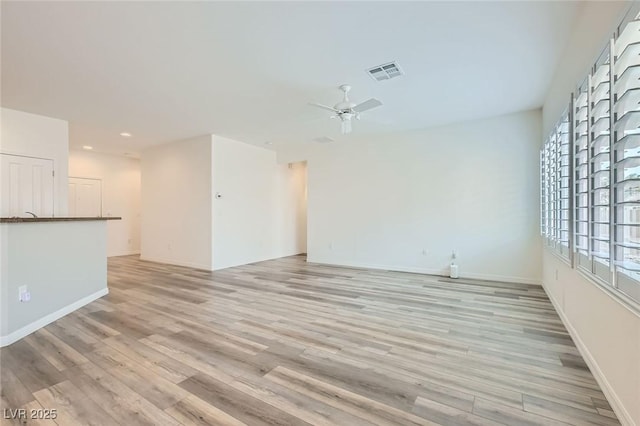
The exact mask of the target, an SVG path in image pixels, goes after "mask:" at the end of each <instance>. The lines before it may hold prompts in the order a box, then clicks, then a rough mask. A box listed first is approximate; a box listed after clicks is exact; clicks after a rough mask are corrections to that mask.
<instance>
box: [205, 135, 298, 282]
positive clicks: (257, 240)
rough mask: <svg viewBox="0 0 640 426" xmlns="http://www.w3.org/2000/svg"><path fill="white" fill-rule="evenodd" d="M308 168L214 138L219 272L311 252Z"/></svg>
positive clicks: (215, 238) (215, 243)
mask: <svg viewBox="0 0 640 426" xmlns="http://www.w3.org/2000/svg"><path fill="white" fill-rule="evenodd" d="M305 169H306V167H305V165H304V164H296V165H292V167H291V168H289V167H288V165H286V164H277V162H276V154H275V152H273V151H271V150H267V149H263V148H260V147H256V146H253V145H248V144H245V143H242V142H238V141H234V140H231V139H227V138H223V137H220V136H214V137H213V188H214V192H215V193H220V194H221V195H222V198H220V199H214V208H213V266H214V269H222V268H228V267H231V266H236V265H243V264H246V263H251V262H257V261H261V260H266V259H272V258H276V257H282V256H289V255H293V254H298V253H302V252H304V251H305V246H304V236H303V235H301V234H304V231H305V225H304V223H303V221H304V213H303V209H304V206H303V205H304V190H305Z"/></svg>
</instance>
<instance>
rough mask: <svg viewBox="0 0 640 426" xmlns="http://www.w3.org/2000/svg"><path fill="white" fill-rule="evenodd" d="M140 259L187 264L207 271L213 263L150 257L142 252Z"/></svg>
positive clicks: (178, 264)
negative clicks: (203, 263) (204, 263)
mask: <svg viewBox="0 0 640 426" xmlns="http://www.w3.org/2000/svg"><path fill="white" fill-rule="evenodd" d="M140 260H144V261H147V262H156V263H165V264H167V265H176V266H186V267H187V268H194V269H204V270H205V271H211V270H212V269H211V265H200V264H198V263H193V262H182V261H179V260H173V259H163V258H160V257H149V256H143V255H142V254H141V255H140Z"/></svg>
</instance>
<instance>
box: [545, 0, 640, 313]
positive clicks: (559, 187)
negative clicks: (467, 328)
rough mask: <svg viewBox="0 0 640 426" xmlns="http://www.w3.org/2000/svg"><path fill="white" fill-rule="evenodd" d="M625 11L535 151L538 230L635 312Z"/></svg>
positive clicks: (635, 57) (634, 174) (637, 112)
mask: <svg viewBox="0 0 640 426" xmlns="http://www.w3.org/2000/svg"><path fill="white" fill-rule="evenodd" d="M633 7H634V9H633V10H634V12H630V13H629V16H628V17H627V18H625V21H624V22H623V24H621V25H620V28H619V29H618V32H617V37H615V38H614V39H613V40H611V41H610V43H609V45H608V46H607V47H606V49H605V50H604V51H603V52H602V54H601V55H600V57H599V58H598V60H597V61H596V63H595V65H594V66H593V68H592V69H591V72H590V73H589V75H588V76H587V78H586V79H585V80H584V81H583V82H582V84H580V85H579V86H578V88H577V89H576V90H575V92H574V94H573V97H572V102H571V108H569V110H568V112H567V113H564V114H563V115H562V117H561V119H560V121H559V122H558V123H557V124H556V125H555V126H554V129H553V131H552V132H551V134H550V135H549V136H548V138H547V139H546V141H545V143H544V146H543V148H542V150H541V151H540V173H541V175H540V177H541V188H540V215H541V216H540V219H541V222H540V231H541V233H542V235H543V236H544V238H545V242H546V245H547V246H548V247H549V248H551V249H553V250H554V251H555V252H556V253H558V254H560V255H561V256H562V257H564V258H566V259H568V260H573V265H574V266H575V267H577V268H579V269H581V270H582V271H583V272H586V273H588V274H590V275H591V276H592V277H593V278H594V280H595V281H596V282H597V283H598V284H600V285H601V286H603V287H605V288H607V289H609V290H610V291H612V292H613V293H614V294H617V295H620V298H621V299H624V300H626V301H627V302H629V303H630V304H631V305H632V306H634V307H636V308H639V307H640V305H638V304H637V303H635V302H640V15H639V14H638V11H639V10H640V3H638V4H636V5H635V6H633ZM632 300H633V301H635V302H631V301H632Z"/></svg>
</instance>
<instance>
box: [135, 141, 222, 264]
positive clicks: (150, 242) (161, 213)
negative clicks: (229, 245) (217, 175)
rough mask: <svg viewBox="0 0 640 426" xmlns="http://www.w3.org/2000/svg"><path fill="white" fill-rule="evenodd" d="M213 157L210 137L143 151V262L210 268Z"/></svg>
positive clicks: (141, 251) (172, 143) (141, 253)
mask: <svg viewBox="0 0 640 426" xmlns="http://www.w3.org/2000/svg"><path fill="white" fill-rule="evenodd" d="M211 153H212V139H211V135H207V136H200V137H196V138H192V139H187V140H182V141H177V142H171V143H168V144H164V145H158V146H154V147H152V148H149V149H147V150H145V151H144V152H143V153H142V157H141V172H142V204H141V205H142V209H141V212H142V220H141V247H140V257H141V259H143V260H150V261H155V262H163V263H170V264H175V265H183V266H189V267H193V268H199V269H207V270H211V269H212V266H213V263H212V251H213V250H212V246H213V240H212V225H211V217H212V185H211V176H212V171H211Z"/></svg>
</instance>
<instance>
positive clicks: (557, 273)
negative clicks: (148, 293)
mask: <svg viewBox="0 0 640 426" xmlns="http://www.w3.org/2000/svg"><path fill="white" fill-rule="evenodd" d="M556 281H558V270H557V269H556Z"/></svg>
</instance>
